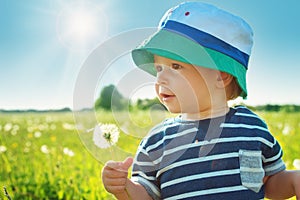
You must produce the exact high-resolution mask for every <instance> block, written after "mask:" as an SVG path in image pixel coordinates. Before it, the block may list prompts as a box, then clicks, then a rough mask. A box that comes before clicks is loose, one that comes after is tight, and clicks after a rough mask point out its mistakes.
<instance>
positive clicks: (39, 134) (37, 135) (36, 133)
mask: <svg viewBox="0 0 300 200" xmlns="http://www.w3.org/2000/svg"><path fill="white" fill-rule="evenodd" d="M41 136H42V133H41V132H40V131H36V132H34V137H35V138H40V137H41Z"/></svg>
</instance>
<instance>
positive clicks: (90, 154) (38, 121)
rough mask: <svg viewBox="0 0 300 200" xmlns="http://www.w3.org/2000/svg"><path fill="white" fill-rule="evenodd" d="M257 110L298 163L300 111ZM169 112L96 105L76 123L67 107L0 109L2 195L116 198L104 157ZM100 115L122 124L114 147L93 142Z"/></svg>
mask: <svg viewBox="0 0 300 200" xmlns="http://www.w3.org/2000/svg"><path fill="white" fill-rule="evenodd" d="M259 115H260V116H262V118H264V119H265V121H266V122H267V124H268V126H269V128H270V130H271V131H272V133H273V134H274V136H275V137H276V138H277V139H278V141H279V142H280V144H281V146H282V148H283V150H284V157H283V159H284V161H285V163H286V164H287V167H288V168H289V169H294V168H295V167H294V166H293V161H294V160H295V159H300V157H299V155H300V146H299V144H298V141H300V134H299V133H300V113H289V114H285V113H280V112H279V113H275V112H265V113H264V112H261V113H259ZM165 117H166V114H165V113H161V112H159V111H153V112H145V111H134V112H133V113H131V114H128V113H125V112H123V113H111V112H104V111H98V112H97V113H96V115H95V114H94V113H88V112H87V113H78V114H76V113H75V119H76V124H75V123H74V116H73V113H68V112H66V113H16V114H12V113H1V115H0V166H1V167H0V187H1V190H2V191H0V199H9V197H11V198H12V199H106V200H107V199H108V200H109V199H113V197H112V196H111V195H110V194H108V193H107V192H106V191H105V190H104V187H103V185H102V183H101V169H102V167H103V163H105V162H106V161H107V160H109V159H112V158H113V159H123V158H124V157H125V156H128V155H133V154H134V152H135V151H136V148H137V145H138V144H139V142H140V139H141V138H142V137H143V136H144V135H145V134H146V133H147V131H148V130H149V129H150V128H151V127H152V126H153V125H154V124H156V123H158V122H159V121H161V120H162V119H163V118H165ZM128 119H130V120H128ZM97 120H98V121H101V122H102V123H117V124H118V125H119V127H121V128H122V131H121V133H120V138H119V141H118V148H114V149H113V150H112V152H111V151H109V150H101V149H99V148H95V147H94V146H93V144H92V142H91V137H90V135H89V133H87V132H86V130H87V129H89V128H91V127H93V126H94V122H96V121H97ZM78 130H79V131H78ZM104 155H106V156H104ZM4 187H5V188H6V192H7V193H6V195H7V196H5V191H4Z"/></svg>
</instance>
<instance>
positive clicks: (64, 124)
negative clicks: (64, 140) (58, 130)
mask: <svg viewBox="0 0 300 200" xmlns="http://www.w3.org/2000/svg"><path fill="white" fill-rule="evenodd" d="M62 126H63V128H64V129H65V130H69V131H72V130H75V126H74V124H69V123H63V125H62Z"/></svg>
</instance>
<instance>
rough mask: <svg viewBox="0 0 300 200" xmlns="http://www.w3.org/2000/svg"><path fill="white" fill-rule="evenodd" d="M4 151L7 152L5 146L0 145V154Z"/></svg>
mask: <svg viewBox="0 0 300 200" xmlns="http://www.w3.org/2000/svg"><path fill="white" fill-rule="evenodd" d="M5 151H7V148H6V146H3V145H0V153H4V152H5Z"/></svg>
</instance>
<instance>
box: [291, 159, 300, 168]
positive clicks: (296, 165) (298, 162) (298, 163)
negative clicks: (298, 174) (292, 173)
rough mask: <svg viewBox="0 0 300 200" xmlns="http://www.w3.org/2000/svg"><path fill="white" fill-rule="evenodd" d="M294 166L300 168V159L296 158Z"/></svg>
mask: <svg viewBox="0 0 300 200" xmlns="http://www.w3.org/2000/svg"><path fill="white" fill-rule="evenodd" d="M293 166H294V167H295V168H296V169H298V170H300V159H295V160H294V162H293Z"/></svg>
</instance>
